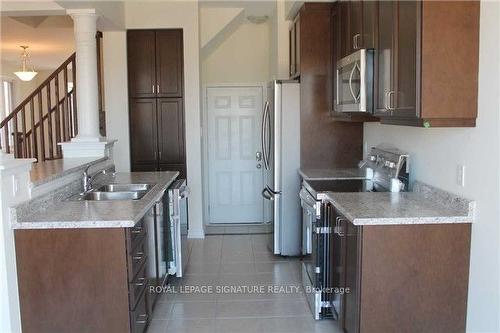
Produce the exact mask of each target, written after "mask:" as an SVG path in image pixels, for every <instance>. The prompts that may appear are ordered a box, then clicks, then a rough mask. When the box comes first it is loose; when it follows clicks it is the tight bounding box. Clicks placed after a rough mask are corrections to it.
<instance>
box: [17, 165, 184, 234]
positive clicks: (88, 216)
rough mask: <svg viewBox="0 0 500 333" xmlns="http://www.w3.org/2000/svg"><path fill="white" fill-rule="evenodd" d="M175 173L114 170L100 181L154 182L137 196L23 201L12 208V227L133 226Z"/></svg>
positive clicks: (123, 182) (173, 177)
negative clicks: (39, 202) (41, 202)
mask: <svg viewBox="0 0 500 333" xmlns="http://www.w3.org/2000/svg"><path fill="white" fill-rule="evenodd" d="M178 175H179V172H171V171H168V172H134V173H117V174H116V175H115V176H114V177H112V178H108V179H106V181H105V182H104V183H122V184H130V183H148V184H156V185H155V186H154V187H153V188H152V189H151V190H150V191H149V192H148V193H147V194H146V195H145V196H144V197H143V198H142V199H140V200H127V201H58V202H56V203H54V204H53V205H50V206H47V207H45V206H43V205H35V204H30V202H27V203H25V204H23V205H21V206H20V207H17V208H16V209H15V210H14V211H13V219H12V228H13V229H59V228H128V227H133V226H134V225H135V223H137V222H138V221H139V220H140V219H141V218H142V217H143V216H144V214H145V213H146V212H147V211H148V210H149V209H150V208H151V207H152V206H153V205H154V203H155V202H156V201H157V200H159V199H160V198H161V196H162V195H163V193H164V191H165V189H166V188H167V187H168V186H169V185H170V184H171V183H172V182H173V181H174V180H175V179H176V178H177V176H178ZM68 196H69V195H68ZM23 208H24V209H23ZM26 208H29V209H26Z"/></svg>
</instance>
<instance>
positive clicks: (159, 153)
mask: <svg viewBox="0 0 500 333" xmlns="http://www.w3.org/2000/svg"><path fill="white" fill-rule="evenodd" d="M158 155H159V157H160V160H161V150H160V151H159V152H158Z"/></svg>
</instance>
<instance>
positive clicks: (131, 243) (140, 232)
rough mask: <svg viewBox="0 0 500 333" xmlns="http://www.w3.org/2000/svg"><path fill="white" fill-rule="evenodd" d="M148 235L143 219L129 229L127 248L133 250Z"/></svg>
mask: <svg viewBox="0 0 500 333" xmlns="http://www.w3.org/2000/svg"><path fill="white" fill-rule="evenodd" d="M145 236H146V225H145V223H144V219H141V220H140V221H139V222H137V224H136V225H135V226H134V227H133V228H128V229H127V247H128V248H127V250H128V251H129V253H130V252H132V251H133V250H134V249H135V248H136V247H137V245H138V244H139V243H140V242H141V241H142V240H143V239H144V237H145Z"/></svg>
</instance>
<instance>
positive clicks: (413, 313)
mask: <svg viewBox="0 0 500 333" xmlns="http://www.w3.org/2000/svg"><path fill="white" fill-rule="evenodd" d="M337 216H338V217H340V219H341V223H340V228H339V229H338V230H337V231H339V233H340V235H339V233H336V235H335V236H334V239H335V240H337V241H340V243H341V251H340V252H341V253H340V256H337V257H335V256H334V261H335V262H334V263H333V264H334V265H335V266H337V271H339V272H340V277H339V280H340V281H339V283H340V287H345V288H349V293H345V294H343V295H342V296H341V297H340V311H339V312H340V313H339V321H338V323H339V327H340V329H341V330H342V332H346V333H358V332H360V333H392V332H393V333H400V332H405V333H459V332H465V328H466V314H467V289H468V282H469V259H470V235H471V234H470V233H471V225H470V224H427V225H364V226H355V225H353V224H352V223H351V222H349V221H348V220H347V219H345V218H343V217H342V216H341V215H340V214H337ZM335 258H336V259H335Z"/></svg>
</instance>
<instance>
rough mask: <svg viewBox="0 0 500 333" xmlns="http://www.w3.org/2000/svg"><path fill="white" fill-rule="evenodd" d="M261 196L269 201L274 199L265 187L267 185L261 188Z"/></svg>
mask: <svg viewBox="0 0 500 333" xmlns="http://www.w3.org/2000/svg"><path fill="white" fill-rule="evenodd" d="M262 196H263V197H264V199H266V200H269V201H273V200H274V195H273V194H272V193H271V192H269V190H268V189H267V187H266V188H265V189H263V190H262Z"/></svg>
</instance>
